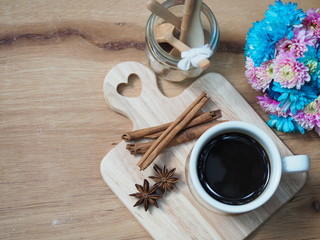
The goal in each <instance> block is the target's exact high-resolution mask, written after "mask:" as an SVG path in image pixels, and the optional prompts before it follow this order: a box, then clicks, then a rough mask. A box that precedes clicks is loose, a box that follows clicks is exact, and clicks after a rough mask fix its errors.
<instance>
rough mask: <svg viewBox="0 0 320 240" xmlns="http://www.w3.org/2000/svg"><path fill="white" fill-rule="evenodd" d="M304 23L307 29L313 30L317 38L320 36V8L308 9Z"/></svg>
mask: <svg viewBox="0 0 320 240" xmlns="http://www.w3.org/2000/svg"><path fill="white" fill-rule="evenodd" d="M303 25H304V26H305V28H306V29H308V30H311V31H312V32H313V35H314V36H315V37H317V38H319V37H320V12H319V8H318V9H317V10H315V9H314V8H312V9H309V10H308V11H307V16H306V18H305V19H304V20H303Z"/></svg>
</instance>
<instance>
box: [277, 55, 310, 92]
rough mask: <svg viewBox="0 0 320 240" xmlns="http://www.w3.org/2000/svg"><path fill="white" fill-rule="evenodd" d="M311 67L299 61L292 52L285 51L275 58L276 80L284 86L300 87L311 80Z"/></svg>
mask: <svg viewBox="0 0 320 240" xmlns="http://www.w3.org/2000/svg"><path fill="white" fill-rule="evenodd" d="M308 71H309V68H308V67H306V66H305V65H304V64H303V63H301V62H299V61H297V59H296V58H295V56H294V55H293V54H292V53H291V52H283V53H281V54H279V55H278V56H277V57H276V58H275V60H274V75H275V77H274V81H275V82H278V83H280V85H281V86H282V87H286V88H293V87H296V88H297V89H300V88H301V86H302V85H303V84H304V83H305V82H309V81H310V79H311V78H310V75H309V74H308Z"/></svg>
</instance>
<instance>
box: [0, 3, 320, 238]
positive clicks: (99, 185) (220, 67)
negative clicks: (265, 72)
mask: <svg viewBox="0 0 320 240" xmlns="http://www.w3.org/2000/svg"><path fill="white" fill-rule="evenodd" d="M145 2H146V1H144V0H131V1H126V0H109V1H100V0H96V1H87V0H70V1H61V0H55V1H50V0H44V1H39V0H38V1H36V0H30V1H23V0H10V1H9V0H1V1H0V29H1V30H0V105H1V106H0V122H1V125H0V133H1V134H0V154H1V155H0V173H1V174H0V184H1V187H0V239H80V238H82V239H150V236H149V234H148V233H147V232H146V231H145V230H144V229H143V227H142V226H141V225H140V224H139V223H138V222H137V221H136V220H135V219H134V217H133V216H132V215H131V214H130V213H129V211H128V210H127V209H126V208H125V207H124V205H123V204H122V203H121V202H120V201H119V200H118V199H117V197H116V196H115V195H114V194H113V193H112V192H111V190H110V189H109V188H108V186H107V185H106V184H105V183H104V181H103V180H102V178H101V175H100V170H99V164H100V161H101V160H102V158H103V157H104V156H105V154H106V153H107V152H108V151H110V150H111V149H112V148H113V147H114V146H115V145H116V144H117V143H119V142H120V141H121V140H120V135H121V134H122V133H123V132H124V131H127V130H130V129H131V128H132V125H131V122H130V121H129V120H128V119H127V118H125V117H124V116H122V115H120V114H118V113H115V112H113V111H112V110H111V109H110V108H109V107H108V106H107V105H106V103H105V100H104V96H103V92H102V84H103V80H104V77H105V75H106V73H107V72H108V71H109V70H110V69H111V68H112V67H113V66H115V65H116V64H118V63H120V62H124V61H138V62H141V63H144V64H147V59H146V56H145V52H144V26H145V23H146V21H147V18H148V16H149V14H150V13H149V12H148V10H147V9H146V8H145ZM297 2H298V3H299V6H300V7H301V8H303V9H305V10H306V9H308V8H312V7H313V8H318V7H320V6H319V0H304V1H302V0H301V1H297ZM205 3H207V4H208V5H209V6H210V8H211V9H212V10H213V11H214V13H215V15H216V17H217V20H218V22H219V26H220V29H221V43H220V47H219V50H218V52H217V53H216V54H215V56H214V60H213V66H212V67H211V68H210V69H209V70H208V71H213V72H218V73H220V74H222V75H224V76H225V77H226V78H227V79H228V80H229V81H230V82H231V84H232V85H233V86H234V87H235V88H236V89H237V90H238V91H239V92H240V93H241V95H242V96H243V97H244V98H245V99H246V100H247V101H248V102H249V103H250V105H251V106H252V107H253V108H254V109H255V110H256V111H257V112H258V113H259V115H260V116H261V117H262V118H264V119H265V120H267V115H266V114H265V113H264V112H263V111H261V109H260V108H259V106H258V105H257V103H256V98H255V96H256V94H257V93H256V92H255V91H254V90H252V89H251V87H250V86H249V85H248V84H247V82H246V79H245V77H244V57H243V47H244V43H245V36H246V33H247V31H248V29H249V28H250V27H251V23H252V22H254V21H256V20H259V19H261V18H262V17H263V14H264V12H265V10H266V9H267V8H268V5H269V4H270V3H272V1H256V0H245V1H233V0H215V1H211V0H206V1H205ZM158 81H159V82H158V83H159V86H160V88H161V90H162V91H163V93H164V94H165V95H167V96H176V95H178V94H180V93H181V91H182V90H183V89H184V88H185V87H187V86H189V85H190V84H191V83H192V81H191V80H187V81H185V82H182V83H172V82H167V81H164V80H163V79H158ZM139 86H140V85H139V80H138V79H132V81H131V82H130V84H129V86H127V87H124V88H121V89H120V91H121V93H122V94H123V95H126V96H136V95H137V94H138V92H139ZM234 107H237V106H234ZM276 134H277V135H278V136H279V137H280V138H281V139H282V140H283V141H284V142H285V144H286V145H287V146H288V147H289V148H290V149H291V150H292V151H293V153H295V154H309V156H310V158H311V170H310V172H309V175H308V180H307V183H306V185H305V187H304V188H303V189H302V190H301V191H300V192H299V193H298V194H297V195H296V196H295V197H294V198H293V199H292V200H291V201H290V202H288V203H287V204H285V205H284V206H283V207H282V208H281V209H280V210H279V211H277V212H276V213H275V214H274V215H273V216H272V217H271V218H270V219H269V220H268V221H267V222H266V223H265V224H263V225H262V226H261V227H260V228H259V229H258V230H257V231H256V232H255V233H254V234H252V235H251V236H250V238H249V239H320V227H319V226H320V212H319V206H318V210H317V207H316V206H315V205H316V204H313V203H315V202H318V204H319V201H320V174H319V173H320V153H319V144H320V137H319V136H318V135H317V134H316V133H315V132H309V133H307V134H305V135H300V134H283V133H280V132H277V131H276ZM163 231H165V229H164V230H163Z"/></svg>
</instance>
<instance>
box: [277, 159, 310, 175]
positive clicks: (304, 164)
mask: <svg viewBox="0 0 320 240" xmlns="http://www.w3.org/2000/svg"><path fill="white" fill-rule="evenodd" d="M309 168H310V159H309V156H307V155H294V156H286V157H282V172H283V173H294V172H306V171H308V170H309Z"/></svg>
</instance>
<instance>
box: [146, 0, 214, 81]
mask: <svg viewBox="0 0 320 240" xmlns="http://www.w3.org/2000/svg"><path fill="white" fill-rule="evenodd" d="M162 5H163V6H164V7H166V8H170V11H171V12H172V13H174V14H175V15H176V16H178V17H181V15H182V12H183V1H181V0H167V1H165V2H164V3H162ZM163 22H164V20H163V19H161V18H159V17H158V16H157V15H155V14H154V13H153V14H151V15H150V17H149V19H148V21H147V24H146V32H145V41H146V52H147V57H148V64H149V66H150V67H151V69H152V70H153V71H154V72H155V73H156V74H158V75H159V76H161V77H163V78H164V79H166V80H169V81H174V82H179V81H183V80H185V79H187V78H194V77H198V76H199V75H200V74H201V73H202V72H203V71H204V70H203V69H201V68H195V67H193V66H191V67H190V69H189V70H187V71H183V70H181V69H179V68H178V62H179V61H180V60H181V58H178V57H174V56H171V55H170V54H169V53H167V52H166V51H165V50H164V49H163V48H162V47H161V46H160V45H159V44H158V42H157V41H156V39H155V36H154V28H155V26H157V25H159V24H161V23H163ZM201 23H202V26H203V30H204V35H205V44H208V45H209V47H210V49H211V50H212V51H213V52H215V50H216V49H217V45H218V42H219V36H220V32H219V27H218V23H217V20H216V18H215V16H214V14H213V13H212V11H211V10H210V8H209V7H208V6H207V5H206V4H205V3H202V6H201Z"/></svg>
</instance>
